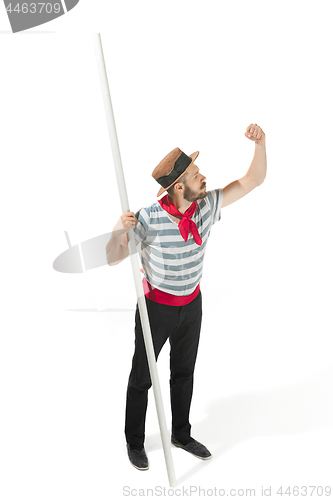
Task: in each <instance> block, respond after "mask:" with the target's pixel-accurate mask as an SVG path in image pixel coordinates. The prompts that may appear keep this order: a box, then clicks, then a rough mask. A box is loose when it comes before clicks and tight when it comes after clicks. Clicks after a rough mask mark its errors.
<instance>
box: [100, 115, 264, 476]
mask: <svg viewBox="0 0 333 500" xmlns="http://www.w3.org/2000/svg"><path fill="white" fill-rule="evenodd" d="M245 136H246V137H247V138H249V139H250V140H252V141H254V142H255V153H254V158H253V161H252V163H251V165H250V168H249V169H248V171H247V173H246V175H245V176H244V177H242V178H241V179H239V180H236V181H234V182H232V183H231V184H228V185H227V186H226V187H224V188H223V189H215V190H213V191H207V190H206V182H205V181H206V177H205V176H204V175H203V174H202V173H201V172H200V169H199V168H198V166H197V165H196V164H195V163H194V162H195V160H196V158H197V157H198V155H199V152H198V151H197V152H196V153H193V154H192V155H190V156H187V155H186V154H185V153H183V152H182V151H181V150H180V149H179V148H175V149H174V150H173V151H171V152H170V153H169V154H168V155H167V156H166V157H165V158H163V160H162V161H161V162H160V163H159V165H158V166H157V167H156V168H155V169H154V171H153V173H152V177H153V178H154V179H155V180H156V181H157V182H158V183H159V184H160V185H161V188H160V190H159V191H158V193H157V196H160V195H161V194H162V193H163V192H164V191H167V194H166V195H165V196H164V197H163V198H161V199H160V200H158V201H157V202H156V203H153V204H152V205H150V206H149V207H146V208H143V209H141V210H140V211H139V212H137V213H136V214H134V213H133V212H126V213H125V214H123V215H122V216H121V217H120V219H119V221H118V223H117V225H116V226H115V227H114V231H113V235H112V237H111V239H110V241H109V242H108V244H107V246H106V254H107V261H108V264H109V265H114V264H117V263H119V262H121V261H122V260H123V259H124V258H126V257H127V256H128V255H129V251H128V240H127V232H128V231H129V230H130V229H131V228H133V231H134V236H135V239H136V242H137V244H138V243H139V242H140V243H141V246H142V248H141V261H142V266H143V271H144V278H143V285H144V292H145V300H146V304H147V311H148V316H149V322H150V328H151V334H152V339H153V345H154V351H155V356H156V359H157V357H158V355H159V352H160V351H161V349H162V347H163V345H164V344H165V342H166V340H167V339H169V342H170V399H171V410H172V432H171V442H172V443H173V444H174V445H175V446H178V447H180V448H182V449H184V450H185V451H188V452H189V453H191V454H193V455H194V456H196V457H198V458H201V459H208V458H210V457H211V453H210V452H209V451H208V449H207V448H206V447H205V446H204V445H203V444H201V443H200V442H198V441H197V440H195V439H194V438H193V437H192V436H191V432H190V431H191V425H190V422H189V412H190V405H191V399H192V391H193V373H194V366H195V361H196V356H197V350H198V343H199V336H200V328H201V317H202V296H201V290H200V279H201V276H202V268H203V259H204V254H205V250H206V245H207V241H208V238H209V235H210V231H211V227H212V225H213V224H214V223H215V222H217V221H219V220H220V218H221V211H220V209H221V208H223V207H225V206H227V205H230V204H231V203H234V202H235V201H237V200H239V199H240V198H242V197H243V196H245V195H246V194H248V193H249V192H250V191H252V189H254V188H255V187H257V186H259V185H260V184H261V183H262V182H263V181H264V179H265V176H266V168H267V161H266V144H265V134H264V132H263V131H262V129H261V128H260V127H259V126H258V125H257V124H251V125H249V127H247V129H246V132H245ZM118 229H119V230H118ZM150 387H151V379H150V374H149V368H148V361H147V356H146V351H145V345H144V340H143V333H142V325H141V319H140V314H139V309H138V304H137V306H136V313H135V352H134V356H133V360H132V370H131V373H130V376H129V381H128V387H127V400H126V421H125V436H126V441H127V452H128V456H129V459H130V461H131V463H132V465H134V467H136V468H137V469H139V470H147V469H148V468H149V465H148V458H147V455H146V452H145V448H144V438H145V418H146V410H147V396H148V390H149V388H150Z"/></svg>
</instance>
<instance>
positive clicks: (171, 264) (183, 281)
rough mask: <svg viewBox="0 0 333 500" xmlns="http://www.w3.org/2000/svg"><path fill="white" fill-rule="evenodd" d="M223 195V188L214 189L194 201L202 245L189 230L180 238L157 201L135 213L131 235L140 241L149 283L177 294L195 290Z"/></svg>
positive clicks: (189, 292)
mask: <svg viewBox="0 0 333 500" xmlns="http://www.w3.org/2000/svg"><path fill="white" fill-rule="evenodd" d="M222 197H223V192H222V189H214V190H212V191H207V196H206V197H205V198H203V199H202V200H198V201H197V209H196V211H195V212H194V214H193V216H192V220H193V221H194V222H195V224H196V226H197V228H198V232H199V235H200V238H201V240H202V244H201V245H197V243H196V242H195V241H194V238H193V235H192V233H191V232H189V235H188V239H187V241H185V240H184V239H183V237H182V235H181V234H180V231H179V228H178V223H177V222H175V221H174V220H172V219H171V217H170V215H169V213H168V212H167V211H166V210H164V208H162V207H161V205H160V204H159V203H158V201H157V202H156V203H153V204H152V205H150V206H149V207H146V208H142V209H140V210H139V211H138V212H137V213H136V214H135V217H136V218H137V219H138V224H137V225H136V226H135V228H133V231H134V237H135V239H136V240H137V241H139V242H140V244H141V252H140V251H139V255H140V253H141V264H142V268H143V271H144V276H145V278H146V280H147V281H149V283H150V284H151V285H153V286H154V287H155V288H158V289H159V290H162V292H166V293H171V294H173V295H179V296H184V295H190V294H191V293H193V292H194V290H195V289H196V287H197V285H198V283H199V281H200V279H201V276H202V269H203V259H204V256H205V251H206V245H207V241H208V237H209V235H210V230H211V227H212V225H213V224H215V222H217V221H219V220H220V219H221V205H222Z"/></svg>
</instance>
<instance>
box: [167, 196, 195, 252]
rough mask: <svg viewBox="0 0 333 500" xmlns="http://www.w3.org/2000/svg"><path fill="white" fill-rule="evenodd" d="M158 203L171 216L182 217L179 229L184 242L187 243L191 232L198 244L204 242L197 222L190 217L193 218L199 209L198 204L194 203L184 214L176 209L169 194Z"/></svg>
mask: <svg viewBox="0 0 333 500" xmlns="http://www.w3.org/2000/svg"><path fill="white" fill-rule="evenodd" d="M158 202H159V204H160V205H161V207H162V208H164V210H166V211H167V212H168V213H169V214H171V215H178V217H181V220H180V222H179V224H178V227H179V231H180V234H181V235H182V237H183V238H184V240H185V241H187V239H188V234H189V231H191V233H192V234H193V238H194V241H195V242H196V244H197V245H201V243H202V240H201V238H200V236H199V232H198V228H197V226H196V224H195V222H194V221H193V220H191V219H190V217H192V215H193V214H194V212H195V211H196V209H197V202H196V201H194V202H193V203H192V205H191V206H190V207H189V208H188V209H187V210H186V212H185V213H184V214H182V213H181V212H179V210H178V208H177V207H176V205H175V204H174V202H173V201H172V199H171V198H170V196H169V195H168V194H166V195H165V196H163V198H161V199H160V200H158Z"/></svg>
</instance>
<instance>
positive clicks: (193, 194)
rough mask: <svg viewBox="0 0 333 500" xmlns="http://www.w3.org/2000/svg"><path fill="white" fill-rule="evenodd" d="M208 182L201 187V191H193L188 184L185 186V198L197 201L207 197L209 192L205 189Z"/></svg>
mask: <svg viewBox="0 0 333 500" xmlns="http://www.w3.org/2000/svg"><path fill="white" fill-rule="evenodd" d="M205 187H206V184H204V185H203V187H202V188H201V189H200V191H192V189H190V188H189V187H188V186H185V192H184V200H187V201H191V202H193V201H197V200H202V199H203V198H206V196H207V193H206V191H205Z"/></svg>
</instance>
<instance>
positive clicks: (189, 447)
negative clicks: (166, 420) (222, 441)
mask: <svg viewBox="0 0 333 500" xmlns="http://www.w3.org/2000/svg"><path fill="white" fill-rule="evenodd" d="M171 443H172V444H174V445H175V446H178V447H179V448H183V450H185V451H188V452H189V453H192V455H194V456H195V457H198V458H201V459H202V460H207V459H208V458H210V457H211V456H212V454H211V453H210V451H208V450H207V448H206V446H204V445H203V444H201V443H199V442H198V441H196V440H195V439H193V441H191V442H190V443H188V444H182V443H180V442H179V441H178V439H176V438H175V437H174V436H171Z"/></svg>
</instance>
